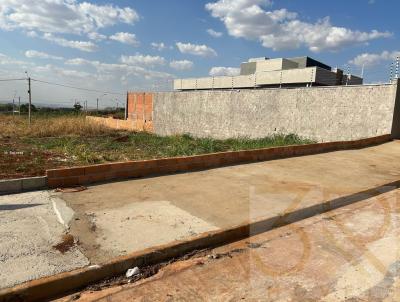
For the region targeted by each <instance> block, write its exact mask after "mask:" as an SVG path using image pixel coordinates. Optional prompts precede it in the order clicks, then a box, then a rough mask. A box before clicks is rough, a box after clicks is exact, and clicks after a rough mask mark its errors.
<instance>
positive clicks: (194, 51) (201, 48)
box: [176, 42, 217, 57]
mask: <svg viewBox="0 0 400 302" xmlns="http://www.w3.org/2000/svg"><path fill="white" fill-rule="evenodd" d="M176 46H177V47H178V49H179V51H180V52H181V53H183V54H191V55H195V56H201V57H213V56H214V57H216V56H217V52H216V51H215V50H214V49H212V48H211V47H209V46H207V45H196V44H191V43H181V42H178V43H176Z"/></svg>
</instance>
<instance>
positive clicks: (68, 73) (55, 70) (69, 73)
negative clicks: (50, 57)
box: [33, 64, 94, 79]
mask: <svg viewBox="0 0 400 302" xmlns="http://www.w3.org/2000/svg"><path fill="white" fill-rule="evenodd" d="M33 71H34V72H37V73H44V72H46V73H50V74H53V75H57V76H64V77H68V78H73V79H75V78H84V79H88V78H89V77H91V78H94V75H93V74H91V73H88V72H85V71H79V70H73V69H65V68H61V67H57V66H54V65H51V64H47V65H44V66H36V67H34V68H33Z"/></svg>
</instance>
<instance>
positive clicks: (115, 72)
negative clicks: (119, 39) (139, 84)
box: [65, 56, 173, 79]
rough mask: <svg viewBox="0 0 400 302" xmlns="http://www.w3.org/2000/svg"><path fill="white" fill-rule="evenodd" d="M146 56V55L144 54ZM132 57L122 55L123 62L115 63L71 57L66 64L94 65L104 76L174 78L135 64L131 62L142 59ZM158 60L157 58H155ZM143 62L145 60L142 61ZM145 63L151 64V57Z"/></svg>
mask: <svg viewBox="0 0 400 302" xmlns="http://www.w3.org/2000/svg"><path fill="white" fill-rule="evenodd" d="M143 57H146V56H143ZM147 57H149V56H147ZM129 58H132V56H131V57H125V58H124V59H122V57H121V62H122V64H114V63H104V62H100V61H91V60H86V59H82V58H75V59H70V60H67V61H66V62H65V64H66V65H75V66H84V65H88V66H92V67H94V68H95V69H96V71H97V72H98V73H99V74H101V75H102V76H103V77H106V76H111V77H114V78H118V79H120V78H121V77H122V76H123V77H129V76H137V77H141V78H145V79H171V78H173V75H171V74H169V73H166V72H160V71H155V70H150V69H148V67H146V68H144V67H142V66H135V65H132V64H130V63H133V62H134V63H137V64H139V63H138V62H139V61H140V60H138V59H137V60H133V59H129ZM155 61H156V60H155ZM142 64H143V62H142ZM143 65H147V66H148V65H149V59H147V62H145V63H144V64H143Z"/></svg>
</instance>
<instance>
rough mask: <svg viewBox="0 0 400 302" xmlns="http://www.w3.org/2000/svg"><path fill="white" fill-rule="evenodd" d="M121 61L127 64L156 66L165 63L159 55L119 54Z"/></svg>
mask: <svg viewBox="0 0 400 302" xmlns="http://www.w3.org/2000/svg"><path fill="white" fill-rule="evenodd" d="M120 61H121V63H124V64H128V65H139V66H156V65H165V63H166V61H165V59H164V58H163V57H160V56H149V55H141V54H136V55H134V56H121V58H120Z"/></svg>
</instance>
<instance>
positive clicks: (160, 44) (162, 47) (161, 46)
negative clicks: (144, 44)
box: [151, 42, 171, 51]
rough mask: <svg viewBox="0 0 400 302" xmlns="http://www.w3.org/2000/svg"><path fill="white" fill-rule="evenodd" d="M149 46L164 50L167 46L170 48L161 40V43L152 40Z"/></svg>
mask: <svg viewBox="0 0 400 302" xmlns="http://www.w3.org/2000/svg"><path fill="white" fill-rule="evenodd" d="M151 47H152V48H153V49H156V50H158V51H163V50H165V49H167V48H171V47H168V46H167V45H165V44H164V43H163V42H161V43H156V42H153V43H151Z"/></svg>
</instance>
